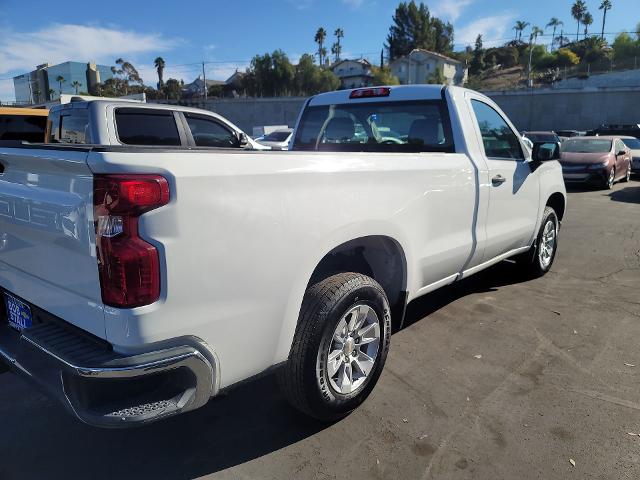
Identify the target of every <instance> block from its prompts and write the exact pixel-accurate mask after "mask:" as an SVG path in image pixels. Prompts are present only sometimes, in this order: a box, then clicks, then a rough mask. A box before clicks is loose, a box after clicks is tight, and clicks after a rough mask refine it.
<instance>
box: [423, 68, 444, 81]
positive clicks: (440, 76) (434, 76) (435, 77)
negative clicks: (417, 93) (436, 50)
mask: <svg viewBox="0 0 640 480" xmlns="http://www.w3.org/2000/svg"><path fill="white" fill-rule="evenodd" d="M426 81H427V83H429V84H432V85H444V84H445V83H447V77H445V76H444V73H442V69H441V68H440V67H436V68H435V70H434V71H433V72H432V73H431V75H429V76H427V78H426Z"/></svg>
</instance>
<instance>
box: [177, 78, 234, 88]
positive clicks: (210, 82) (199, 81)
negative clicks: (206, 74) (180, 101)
mask: <svg viewBox="0 0 640 480" xmlns="http://www.w3.org/2000/svg"><path fill="white" fill-rule="evenodd" d="M224 84H225V82H224V81H222V80H209V79H207V87H211V86H213V85H224ZM192 85H193V86H199V85H202V77H198V78H196V79H195V80H194V81H193V82H191V83H187V84H185V86H184V88H188V87H190V86H192Z"/></svg>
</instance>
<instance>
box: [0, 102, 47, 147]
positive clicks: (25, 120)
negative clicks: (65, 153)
mask: <svg viewBox="0 0 640 480" xmlns="http://www.w3.org/2000/svg"><path fill="white" fill-rule="evenodd" d="M47 115H49V111H48V110H45V109H43V108H9V107H0V140H23V141H26V142H43V141H44V131H45V128H46V126H47Z"/></svg>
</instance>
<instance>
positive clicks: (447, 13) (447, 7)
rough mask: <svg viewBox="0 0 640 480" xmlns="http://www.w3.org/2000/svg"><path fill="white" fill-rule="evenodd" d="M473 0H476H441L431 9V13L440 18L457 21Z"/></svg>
mask: <svg viewBox="0 0 640 480" xmlns="http://www.w3.org/2000/svg"><path fill="white" fill-rule="evenodd" d="M473 2H474V0H440V2H439V3H437V4H436V5H434V7H433V8H432V9H431V13H432V14H433V15H434V16H436V17H438V18H441V19H445V20H449V21H450V22H455V21H456V20H457V19H458V18H460V15H462V12H463V10H464V9H466V8H467V7H468V6H469V5H471V4H472V3H473Z"/></svg>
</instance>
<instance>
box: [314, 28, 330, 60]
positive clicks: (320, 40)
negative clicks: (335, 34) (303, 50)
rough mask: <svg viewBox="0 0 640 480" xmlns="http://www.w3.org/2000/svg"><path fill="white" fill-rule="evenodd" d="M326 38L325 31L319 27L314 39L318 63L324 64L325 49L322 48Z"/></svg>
mask: <svg viewBox="0 0 640 480" xmlns="http://www.w3.org/2000/svg"><path fill="white" fill-rule="evenodd" d="M326 39H327V31H326V30H325V29H324V28H323V27H320V28H319V29H318V31H317V32H316V36H315V37H314V41H315V42H316V43H317V44H318V63H319V64H320V66H322V65H324V59H325V57H326V56H327V50H326V49H325V48H324V41H325V40H326Z"/></svg>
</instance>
